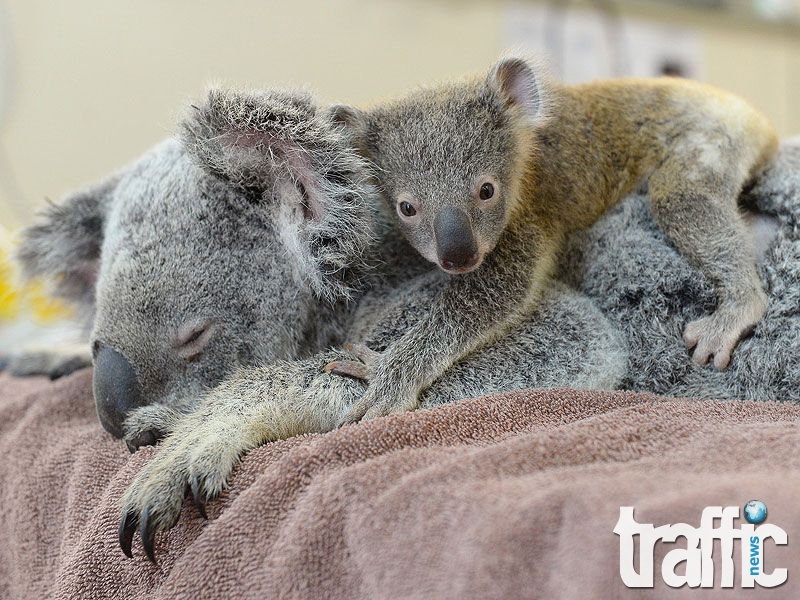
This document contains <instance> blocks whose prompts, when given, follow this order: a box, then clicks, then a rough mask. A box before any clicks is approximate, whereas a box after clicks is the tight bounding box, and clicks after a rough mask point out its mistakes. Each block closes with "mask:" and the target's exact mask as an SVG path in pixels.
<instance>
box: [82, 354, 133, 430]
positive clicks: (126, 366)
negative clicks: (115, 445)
mask: <svg viewBox="0 0 800 600" xmlns="http://www.w3.org/2000/svg"><path fill="white" fill-rule="evenodd" d="M93 377H94V382H93V383H94V402H95V406H96V408H97V416H98V417H99V418H100V423H102V425H103V427H104V428H105V429H106V431H108V432H109V433H110V434H111V435H113V436H114V437H116V438H121V437H122V435H123V429H122V423H123V422H124V421H125V417H126V416H127V414H128V413H129V412H130V411H131V410H132V409H134V408H136V407H137V406H140V403H141V390H140V388H139V381H138V379H137V378H136V371H135V370H134V369H133V365H131V363H130V361H128V359H127V358H125V357H124V356H122V354H120V353H119V352H117V351H116V350H114V349H113V348H109V347H108V346H103V345H100V346H99V348H98V350H97V353H96V354H95V357H94V376H93Z"/></svg>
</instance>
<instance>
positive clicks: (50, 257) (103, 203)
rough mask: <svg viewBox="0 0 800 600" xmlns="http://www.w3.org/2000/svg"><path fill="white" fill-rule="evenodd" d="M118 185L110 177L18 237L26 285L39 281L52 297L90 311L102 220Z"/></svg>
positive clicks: (57, 207)
mask: <svg viewBox="0 0 800 600" xmlns="http://www.w3.org/2000/svg"><path fill="white" fill-rule="evenodd" d="M119 179H120V176H119V175H115V176H113V177H110V178H109V179H107V180H105V181H103V182H102V183H99V184H97V185H94V186H91V187H89V188H86V189H84V190H81V191H79V192H76V193H75V194H73V195H71V196H68V197H67V198H66V199H64V200H63V201H62V202H61V203H59V204H53V205H51V206H50V207H49V208H48V209H46V210H45V211H44V212H43V213H42V215H41V218H40V222H39V223H37V224H35V225H32V226H30V227H28V228H27V229H25V230H24V231H23V233H22V243H21V245H20V247H19V248H18V249H17V252H16V258H17V260H18V261H19V262H20V264H21V265H22V272H23V276H24V277H25V278H26V279H33V278H36V277H42V278H44V279H46V280H48V283H52V285H53V293H54V294H55V295H56V296H58V297H60V298H63V299H65V300H68V301H70V302H73V303H75V304H77V305H82V306H83V307H84V308H89V307H91V306H93V305H94V291H95V283H96V281H97V274H98V271H99V266H100V250H101V247H102V244H103V227H104V223H105V215H106V211H107V207H108V204H109V203H110V199H111V197H112V195H113V192H114V189H116V186H117V183H118V182H119Z"/></svg>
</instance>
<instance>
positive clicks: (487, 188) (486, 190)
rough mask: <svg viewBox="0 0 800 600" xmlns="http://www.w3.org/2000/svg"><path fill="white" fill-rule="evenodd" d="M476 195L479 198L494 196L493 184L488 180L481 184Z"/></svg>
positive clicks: (486, 198)
mask: <svg viewBox="0 0 800 600" xmlns="http://www.w3.org/2000/svg"><path fill="white" fill-rule="evenodd" d="M478 196H479V197H480V199H481V200H488V199H489V198H491V197H492V196H494V186H493V185H492V184H491V183H489V182H488V181H487V182H486V183H484V184H483V185H482V186H481V189H480V191H479V192H478Z"/></svg>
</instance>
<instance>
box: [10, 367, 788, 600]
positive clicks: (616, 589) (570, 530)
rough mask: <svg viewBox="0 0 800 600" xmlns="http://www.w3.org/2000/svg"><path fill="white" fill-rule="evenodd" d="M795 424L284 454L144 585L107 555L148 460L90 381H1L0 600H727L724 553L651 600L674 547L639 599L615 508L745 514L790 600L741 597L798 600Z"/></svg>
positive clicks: (249, 472)
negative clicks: (764, 531)
mask: <svg viewBox="0 0 800 600" xmlns="http://www.w3.org/2000/svg"><path fill="white" fill-rule="evenodd" d="M798 423H800V406H797V405H793V404H778V403H755V402H741V403H739V402H712V401H693V400H678V399H670V398H660V397H656V396H651V395H646V394H632V393H623V392H618V393H617V392H614V393H612V392H587V391H581V392H579V391H572V390H555V391H525V392H519V393H509V394H504V395H499V396H491V397H484V398H478V399H475V400H467V401H463V402H458V403H454V404H451V405H449V406H445V407H441V408H438V409H435V410H427V411H418V412H416V413H409V414H405V415H399V416H394V417H389V418H385V419H379V420H376V421H371V422H368V423H364V424H360V425H355V426H350V427H346V428H344V429H341V430H338V431H334V432H332V433H328V434H324V435H308V436H301V437H298V438H294V439H290V440H287V441H284V442H278V443H273V444H268V445H266V446H263V447H261V448H258V449H257V450H255V451H253V452H251V453H250V454H249V455H248V456H247V457H246V458H245V460H244V461H243V463H242V465H241V467H240V468H239V469H238V470H237V471H236V473H235V474H234V477H233V479H232V482H231V488H230V490H229V491H228V492H226V493H225V494H224V495H223V496H222V497H221V498H220V499H218V500H216V501H212V502H211V503H209V505H208V513H209V518H210V520H209V521H204V520H203V519H202V518H201V517H200V515H199V514H198V512H197V509H196V508H195V507H194V506H192V505H191V504H190V503H188V502H187V503H186V504H185V506H184V510H183V513H182V515H181V519H180V522H179V524H178V525H177V526H176V527H175V528H174V529H173V530H171V531H170V532H168V533H166V534H164V535H161V536H159V537H158V538H157V543H156V554H157V556H158V558H159V564H158V565H157V566H154V565H152V564H150V563H149V562H148V561H147V560H146V558H145V557H144V555H143V553H142V551H141V550H140V547H138V546H135V549H134V552H135V554H134V559H133V560H129V559H126V558H125V557H124V556H123V554H122V552H121V550H120V549H119V546H118V545H117V533H116V528H117V522H118V518H119V508H118V504H117V503H118V501H119V498H120V496H121V494H122V492H123V490H124V489H125V487H126V485H127V484H128V483H129V482H130V480H131V478H132V476H133V475H134V474H135V473H136V472H137V470H138V469H139V468H140V467H141V466H142V464H143V463H144V462H145V461H146V460H148V458H149V457H151V456H152V455H153V452H154V449H152V448H150V449H145V450H143V451H141V452H138V453H137V454H135V455H133V456H131V455H130V454H128V451H127V449H126V448H125V446H124V444H123V443H121V442H119V441H115V440H113V439H111V438H110V437H109V436H108V435H107V434H106V433H105V432H104V431H103V430H102V429H101V428H100V426H99V424H98V423H97V420H96V417H95V414H94V407H93V403H92V398H91V377H90V373H89V372H88V371H83V372H79V373H77V374H75V375H73V376H71V377H69V378H67V379H65V380H63V381H59V382H57V383H54V384H53V383H50V382H46V381H43V380H41V379H35V380H21V379H10V378H8V377H7V376H2V377H0V456H2V462H0V503H1V504H0V597H1V598H15V599H16V598H20V599H27V598H31V599H34V598H35V599H39V598H199V597H208V598H225V597H237V598H239V597H242V598H267V597H269V598H459V599H460V598H580V599H584V598H604V599H605V598H629V597H631V598H638V597H645V598H661V597H672V596H673V595H676V596H687V597H689V598H708V597H721V598H732V597H740V595H742V594H744V593H745V592H743V590H742V589H740V588H739V583H740V575H741V573H740V566H739V560H740V559H739V553H740V547H739V544H738V542H737V544H736V547H735V548H734V552H733V557H734V562H735V565H736V573H735V577H734V580H735V585H736V586H737V588H736V589H735V590H723V589H720V587H719V567H720V556H719V554H720V553H719V542H717V545H716V546H715V550H714V561H715V564H716V569H715V577H716V578H717V582H718V583H717V586H716V588H714V589H689V588H687V587H686V586H684V587H683V588H680V589H673V588H669V587H667V586H666V585H665V584H664V582H663V580H662V578H661V561H662V559H663V557H664V555H665V554H666V553H667V552H669V551H670V550H671V549H674V548H676V547H680V546H683V547H685V545H686V544H685V540H684V539H683V538H679V542H678V543H677V544H665V543H662V542H658V543H657V544H656V546H655V563H654V564H655V576H654V585H655V588H654V589H652V590H649V589H645V590H636V589H628V588H626V587H625V586H624V585H623V583H622V579H621V577H620V537H618V536H617V535H616V534H615V533H614V528H615V525H616V524H617V521H618V519H619V518H620V507H621V506H633V507H635V518H636V520H637V521H638V522H639V523H652V524H654V525H655V526H659V525H666V524H670V523H677V522H685V523H688V524H690V525H692V526H694V527H697V526H699V525H700V517H701V513H702V511H703V509H704V508H705V507H707V506H723V507H725V506H737V507H742V506H743V505H744V504H745V503H746V502H747V501H749V500H754V499H757V500H760V501H762V502H764V503H765V504H766V505H767V507H768V519H767V523H771V524H774V525H777V526H779V527H781V528H782V529H783V530H785V531H786V532H787V533H788V539H789V543H788V544H787V545H783V546H776V545H775V544H772V543H771V542H770V541H767V542H766V550H765V553H766V558H765V560H766V572H768V573H769V572H771V571H772V570H773V569H775V568H779V567H786V568H788V582H787V583H785V584H784V585H782V586H780V587H778V588H774V589H766V588H759V587H756V588H755V590H746V592H751V593H752V592H753V591H754V592H755V595H756V596H758V595H760V594H763V595H764V597H767V598H798V597H800V509H798V498H800V435H798V431H799V430H798ZM742 523H744V520H743V519H738V520H737V521H736V525H735V526H736V527H737V528H738V527H740V526H741V525H742ZM137 539H138V538H137ZM762 556H763V555H762ZM637 568H638V561H637ZM675 572H676V573H678V574H680V573H683V572H684V566H679V567H678V568H677V569H675ZM750 595H751V594H748V595H747V596H746V597H750Z"/></svg>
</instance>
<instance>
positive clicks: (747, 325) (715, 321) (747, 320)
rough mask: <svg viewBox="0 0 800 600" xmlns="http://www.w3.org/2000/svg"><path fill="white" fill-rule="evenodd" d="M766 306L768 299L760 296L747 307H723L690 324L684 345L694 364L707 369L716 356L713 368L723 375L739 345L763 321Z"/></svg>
mask: <svg viewBox="0 0 800 600" xmlns="http://www.w3.org/2000/svg"><path fill="white" fill-rule="evenodd" d="M766 304H767V303H766V297H765V296H763V294H761V296H758V297H754V299H753V300H752V301H751V302H749V303H746V304H727V305H722V306H720V307H719V308H718V309H717V310H716V311H715V312H714V313H713V314H711V315H709V316H707V317H703V318H701V319H697V320H696V321H692V322H690V323H688V324H687V325H686V328H685V329H684V331H683V341H684V342H685V343H686V347H687V348H689V349H690V350H691V349H694V352H693V353H692V360H693V361H694V363H695V364H697V365H700V366H703V365H706V364H708V361H709V359H710V358H711V357H712V356H713V357H714V367H715V368H716V369H718V370H720V371H722V370H724V369H726V368H727V367H728V365H729V364H730V362H731V354H732V353H733V350H734V348H736V346H737V345H738V344H739V341H740V340H742V339H743V338H744V337H746V336H747V335H749V334H750V333H751V332H752V331H753V329H755V327H756V325H758V322H759V321H761V318H762V317H763V316H764V313H765V312H766Z"/></svg>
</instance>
